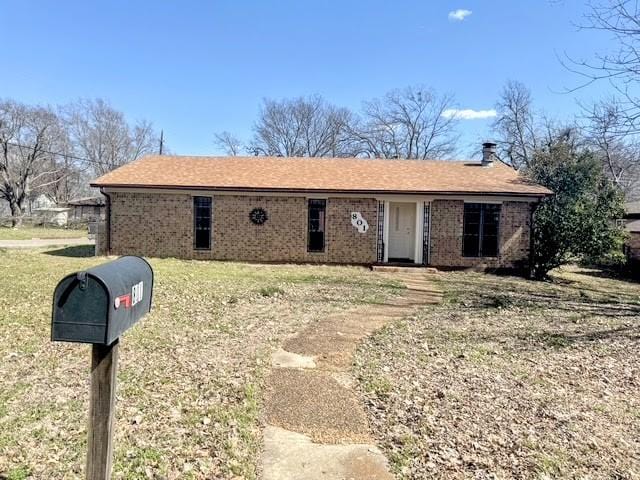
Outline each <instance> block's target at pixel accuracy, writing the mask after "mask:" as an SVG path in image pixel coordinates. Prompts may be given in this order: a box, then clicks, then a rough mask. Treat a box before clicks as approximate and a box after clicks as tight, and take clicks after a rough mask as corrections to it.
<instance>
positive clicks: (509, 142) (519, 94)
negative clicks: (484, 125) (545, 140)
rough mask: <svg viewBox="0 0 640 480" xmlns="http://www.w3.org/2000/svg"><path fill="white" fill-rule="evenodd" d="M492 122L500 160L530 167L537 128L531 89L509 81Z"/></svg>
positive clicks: (516, 165) (515, 166) (536, 144)
mask: <svg viewBox="0 0 640 480" xmlns="http://www.w3.org/2000/svg"><path fill="white" fill-rule="evenodd" d="M496 110H497V112H498V116H497V117H496V120H495V121H494V123H493V130H494V131H495V133H496V135H497V141H498V144H499V145H500V150H501V155H500V157H501V158H502V159H503V161H505V162H507V163H509V164H510V165H511V166H512V167H513V168H515V169H520V168H523V167H525V168H526V167H529V166H530V165H531V161H532V159H533V153H534V151H535V150H536V149H537V148H538V144H539V139H538V137H539V136H540V132H538V128H537V126H536V120H535V112H534V109H533V102H532V100H531V92H530V91H529V89H528V88H527V87H526V86H525V85H524V84H522V83H520V82H517V81H512V80H510V81H508V82H507V83H506V85H505V86H504V87H503V89H502V93H501V94H500V99H499V100H498V102H497V104H496Z"/></svg>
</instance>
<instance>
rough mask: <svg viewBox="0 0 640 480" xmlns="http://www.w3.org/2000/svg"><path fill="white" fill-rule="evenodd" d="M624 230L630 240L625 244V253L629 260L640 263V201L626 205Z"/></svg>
mask: <svg viewBox="0 0 640 480" xmlns="http://www.w3.org/2000/svg"><path fill="white" fill-rule="evenodd" d="M623 221H624V223H625V225H624V229H625V230H626V231H627V233H628V235H629V236H628V238H627V240H626V242H625V244H624V253H625V255H626V256H627V258H628V259H629V260H632V261H634V262H637V261H640V201H636V202H629V203H627V204H626V205H625V216H624V220H623Z"/></svg>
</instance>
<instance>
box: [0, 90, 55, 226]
mask: <svg viewBox="0 0 640 480" xmlns="http://www.w3.org/2000/svg"><path fill="white" fill-rule="evenodd" d="M57 134H59V121H58V118H57V116H56V114H55V113H54V112H53V111H52V110H51V109H49V108H44V107H30V106H27V105H24V104H21V103H18V102H14V101H4V102H1V103H0V198H3V199H4V200H6V201H7V202H8V203H9V209H10V211H11V218H12V225H13V226H14V227H15V226H19V225H20V224H21V223H22V215H23V212H24V206H25V201H26V200H27V199H28V197H29V195H30V194H31V192H32V191H36V190H38V189H41V188H44V187H45V186H47V185H49V184H50V182H51V176H52V175H55V174H56V173H57V167H56V166H55V164H54V162H53V161H52V155H51V148H52V144H53V140H54V139H55V138H56V136H57Z"/></svg>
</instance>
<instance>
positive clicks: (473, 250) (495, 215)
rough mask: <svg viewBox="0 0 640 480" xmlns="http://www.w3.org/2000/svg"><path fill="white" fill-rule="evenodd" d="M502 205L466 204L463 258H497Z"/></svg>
mask: <svg viewBox="0 0 640 480" xmlns="http://www.w3.org/2000/svg"><path fill="white" fill-rule="evenodd" d="M499 227H500V205H496V204H491V203H465V204H464V230H463V240H462V256H464V257H497V256H498V233H499Z"/></svg>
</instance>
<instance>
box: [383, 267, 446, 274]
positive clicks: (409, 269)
mask: <svg viewBox="0 0 640 480" xmlns="http://www.w3.org/2000/svg"><path fill="white" fill-rule="evenodd" d="M371 270H373V271H374V272H386V273H415V274H421V273H438V269H437V268H434V267H424V266H415V267H404V266H399V265H373V266H372V267H371Z"/></svg>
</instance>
